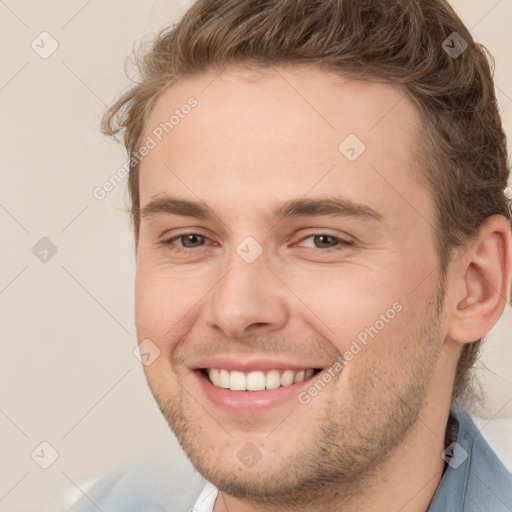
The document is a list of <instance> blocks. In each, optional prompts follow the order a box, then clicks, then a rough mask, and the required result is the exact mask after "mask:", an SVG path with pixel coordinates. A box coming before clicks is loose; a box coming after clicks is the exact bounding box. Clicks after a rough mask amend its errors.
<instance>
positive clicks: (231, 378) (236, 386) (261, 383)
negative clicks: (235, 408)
mask: <svg viewBox="0 0 512 512" xmlns="http://www.w3.org/2000/svg"><path fill="white" fill-rule="evenodd" d="M321 371H322V369H321V368H310V369H307V370H304V369H303V370H266V371H252V372H240V371H229V370H225V369H220V368H202V369H200V370H199V372H200V373H201V374H202V375H203V376H204V378H205V379H206V380H208V381H209V382H210V383H211V384H213V386H215V387H218V388H224V389H229V390H231V391H263V390H265V389H277V388H280V387H289V386H292V385H294V384H298V383H300V382H302V381H304V380H306V379H309V378H311V377H313V376H314V375H316V374H318V373H319V372H321Z"/></svg>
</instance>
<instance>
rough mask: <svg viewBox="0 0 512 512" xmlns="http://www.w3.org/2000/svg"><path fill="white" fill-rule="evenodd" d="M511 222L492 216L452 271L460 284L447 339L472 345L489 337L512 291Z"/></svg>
mask: <svg viewBox="0 0 512 512" xmlns="http://www.w3.org/2000/svg"><path fill="white" fill-rule="evenodd" d="M511 238H512V236H511V231H510V223H509V221H508V220H507V219H506V218H505V217H502V216H498V215H496V216H493V217H490V218H489V219H487V221H486V222H484V224H483V225H482V227H481V229H480V232H479V234H478V236H477V237H476V238H475V239H474V241H473V242H472V243H471V244H470V245H469V246H468V248H467V252H466V254H465V256H464V257H462V258H460V259H459V260H458V261H457V262H456V263H455V267H456V268H454V269H453V271H454V273H456V274H457V275H458V276H460V277H458V278H456V279H457V280H458V281H459V283H458V284H457V286H454V288H458V289H459V294H460V295H459V297H454V303H455V304H456V307H455V308H454V309H453V310H452V312H451V315H450V321H449V326H448V336H449V337H450V338H451V339H452V340H455V341H457V342H459V343H470V342H473V341H476V340H478V339H480V338H482V337H483V336H484V335H486V334H487V333H488V332H489V331H490V330H491V329H492V327H494V325H495V324H496V322H497V321H498V319H499V318H500V316H501V314H502V313H503V310H504V309H505V306H506V303H507V301H508V296H509V292H510V279H511V274H512V241H511Z"/></svg>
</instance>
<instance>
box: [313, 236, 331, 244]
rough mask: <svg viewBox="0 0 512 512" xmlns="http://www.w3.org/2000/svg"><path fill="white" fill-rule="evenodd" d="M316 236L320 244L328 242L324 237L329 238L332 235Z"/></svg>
mask: <svg viewBox="0 0 512 512" xmlns="http://www.w3.org/2000/svg"><path fill="white" fill-rule="evenodd" d="M316 238H317V239H320V245H321V244H322V243H327V244H328V241H326V239H329V238H332V237H331V236H329V235H319V236H317V237H316ZM331 245H332V244H331Z"/></svg>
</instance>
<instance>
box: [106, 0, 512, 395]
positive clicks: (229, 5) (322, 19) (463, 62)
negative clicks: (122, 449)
mask: <svg viewBox="0 0 512 512" xmlns="http://www.w3.org/2000/svg"><path fill="white" fill-rule="evenodd" d="M454 33H456V34H454ZM454 38H457V40H458V41H459V42H458V43H457V40H456V39H454ZM461 38H462V39H461ZM443 41H444V42H445V43H444V44H443ZM456 43H457V46H455V44H456ZM465 45H467V48H466V49H465V51H463V52H462V53H461V54H460V55H457V54H453V53H451V52H449V51H448V50H449V48H450V47H454V48H455V49H459V50H461V51H462V50H463V49H464V47H465ZM459 53H460V52H459ZM299 64H315V65H318V66H320V67H322V68H324V69H326V70H329V71H333V72H337V73H339V74H341V75H344V76H347V77H349V78H353V79H359V80H371V81H379V82H386V83H392V84H400V85H402V86H403V87H405V90H406V91H407V94H408V96H409V98H410V99H411V100H412V101H413V102H414V103H415V105H416V106H417V109H418V112H419V115H420V119H421V122H422V132H421V140H418V141H417V147H416V148H415V152H416V156H417V157H418V161H419V162H420V163H421V166H422V169H423V173H422V174H423V178H424V179H425V180H426V183H427V185H428V186H429V187H430V190H431V191H432V193H433V196H434V201H435V205H436V225H435V226H434V230H435V236H436V243H437V250H438V254H439V260H440V269H441V276H442V278H443V279H444V276H445V273H446V268H447V265H448V263H449V261H450V257H451V255H452V251H453V249H455V248H457V247H460V246H461V245H464V243H465V242H467V240H468V239H469V238H471V237H472V236H474V235H475V234H477V233H478V230H479V227H480V226H481V224H482V222H483V221H484V220H485V219H487V218H488V217H490V216H492V215H495V214H498V215H503V216H505V217H506V218H508V219H509V220H510V212H509V208H508V202H507V199H506V197H505V195H504V189H505V188H506V186H507V179H508V175H509V168H508V162H507V148H506V137H505V133H504V131H503V128H502V124H501V119H500V115H499V112H498V107H497V102H496V97H495V92H494V84H493V78H492V73H493V71H492V67H493V66H494V62H493V59H492V56H491V55H490V54H489V52H488V51H487V50H486V48H485V47H484V46H482V45H481V44H478V43H476V42H475V41H474V40H473V38H472V36H471V34H470V33H469V31H468V29H467V28H466V27H465V26H464V24H463V22H462V21H461V20H460V18H459V17H458V16H457V15H456V13H455V12H454V11H453V9H452V8H451V7H450V5H449V4H448V2H446V1H444V0H198V1H197V2H195V3H194V4H193V5H192V7H191V8H190V9H189V10H188V12H187V13H186V14H185V16H184V17H183V18H182V20H181V21H180V22H179V23H178V24H177V25H175V26H171V27H168V28H167V29H164V30H163V31H161V32H160V34H159V35H158V36H157V37H156V39H155V40H154V42H153V44H152V46H151V47H150V49H149V50H148V51H144V52H143V54H142V55H141V56H140V60H139V69H140V79H139V80H138V81H137V83H136V84H135V85H134V86H133V87H132V88H131V89H130V90H129V91H128V92H126V93H125V94H124V95H123V96H122V97H121V98H120V99H119V100H118V101H117V102H116V103H115V104H114V105H113V106H112V107H111V108H110V109H109V110H108V111H107V112H106V113H105V115H104V117H103V123H102V129H103V132H104V133H105V134H108V135H111V136H114V135H115V134H117V133H118V132H120V131H121V130H124V142H125V146H126V148H127V151H128V153H129V155H130V156H132V155H133V154H134V153H135V152H136V151H137V149H138V146H139V145H140V144H141V142H142V141H141V137H142V135H143V132H144V128H145V125H146V122H147V119H148V117H149V115H150V113H151V110H152V108H153V106H154V105H155V103H156V101H157V100H158V98H159V97H160V96H161V95H162V94H163V93H164V92H165V91H166V90H167V89H169V87H171V86H172V85H173V84H174V83H175V82H176V80H178V79H183V78H188V77H193V76H195V75H198V74H200V73H204V72H206V71H209V70H212V69H219V70H221V69H223V68H224V67H228V66H236V65H248V66H255V67H269V66H279V65H299ZM138 167H139V166H138V163H137V162H134V163H133V165H132V164H131V166H130V175H129V191H130V196H131V200H132V210H131V213H132V220H133V222H134V232H135V239H136V243H137V241H138V233H139V222H140V217H139V207H140V204H139V185H138V171H139V169H138ZM480 343H481V340H476V341H475V342H473V343H470V344H467V345H465V346H464V348H463V351H462V354H461V357H460V360H459V363H458V366H457V371H456V377H455V383H454V389H453V397H454V398H459V397H460V398H466V399H471V398H472V393H473V391H470V388H471V386H470V384H471V379H470V377H471V373H470V372H469V370H470V369H471V368H472V367H473V366H474V363H475V361H476V359H477V356H478V351H479V347H480Z"/></svg>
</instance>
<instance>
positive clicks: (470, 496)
mask: <svg viewBox="0 0 512 512" xmlns="http://www.w3.org/2000/svg"><path fill="white" fill-rule="evenodd" d="M450 415H451V417H453V418H454V419H455V422H456V426H457V430H458V431H457V445H456V446H455V450H454V452H453V457H452V458H451V461H450V462H451V464H450V463H449V464H448V465H447V467H446V471H445V472H444V474H443V477H442V478H441V482H440V483H439V486H438V487H437V491H436V493H435V495H434V498H433V499H432V503H431V504H430V507H429V509H428V512H511V511H512V475H511V474H510V473H509V472H508V471H507V470H506V468H505V466H504V465H503V464H502V462H501V461H500V460H499V459H498V457H497V456H496V454H495V453H494V451H493V450H492V449H491V447H490V446H489V444H488V443H487V441H486V440H485V439H484V438H483V437H482V435H481V434H480V432H479V431H478V429H477V428H476V425H475V424H474V422H473V420H472V419H471V418H470V417H469V416H468V415H467V414H466V413H465V412H464V411H463V410H462V409H461V408H459V407H458V406H457V405H454V406H452V408H451V411H450ZM510 435H512V432H511V433H510ZM445 460H446V459H445Z"/></svg>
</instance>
